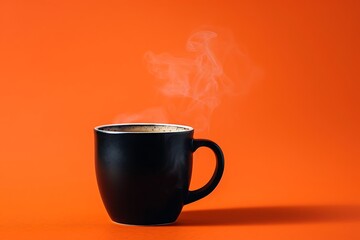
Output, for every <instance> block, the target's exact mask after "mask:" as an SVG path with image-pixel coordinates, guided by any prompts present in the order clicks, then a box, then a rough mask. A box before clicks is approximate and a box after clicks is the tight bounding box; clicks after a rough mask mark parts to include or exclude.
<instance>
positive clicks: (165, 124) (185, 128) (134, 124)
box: [94, 122, 194, 134]
mask: <svg viewBox="0 0 360 240" xmlns="http://www.w3.org/2000/svg"><path fill="white" fill-rule="evenodd" d="M116 126H120V127H121V126H170V127H180V128H184V130H179V131H175V132H170V131H165V132H129V131H108V130H103V129H101V128H106V127H116ZM94 130H95V131H96V132H101V133H107V134H166V133H170V134H176V133H186V132H192V131H194V128H192V127H190V126H186V125H181V124H173V123H152V122H148V123H147V122H141V123H112V124H104V125H99V126H96V127H95V128H94Z"/></svg>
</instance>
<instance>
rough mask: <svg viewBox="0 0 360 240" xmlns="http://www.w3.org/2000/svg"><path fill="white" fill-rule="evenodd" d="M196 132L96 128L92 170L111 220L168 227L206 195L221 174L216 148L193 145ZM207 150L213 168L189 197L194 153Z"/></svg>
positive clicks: (162, 127)
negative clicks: (166, 225) (206, 180)
mask: <svg viewBox="0 0 360 240" xmlns="http://www.w3.org/2000/svg"><path fill="white" fill-rule="evenodd" d="M193 134H194V129H193V128H191V127H188V126H182V125H174V124H154V123H134V124H111V125H103V126H99V127H96V128H95V167H96V177H97V183H98V187H99V190H100V195H101V198H102V200H103V203H104V205H105V208H106V210H107V212H108V214H109V216H110V218H111V219H112V220H113V221H114V222H116V223H122V224H130V225H158V224H170V223H173V222H175V221H176V219H177V217H178V216H179V214H180V212H181V210H182V208H183V206H184V205H185V204H189V203H191V202H194V201H197V200H199V199H201V198H203V197H205V196H207V195H208V194H210V193H211V192H212V191H213V190H214V189H215V187H216V186H217V185H218V183H219V181H220V179H221V177H222V174H223V171H224V156H223V153H222V151H221V149H220V147H219V146H218V145H217V144H216V143H214V142H212V141H210V140H205V139H193ZM199 147H208V148H210V149H211V150H212V151H213V152H214V153H215V156H216V168H215V171H214V174H213V176H212V177H211V179H210V181H209V182H208V183H207V184H206V185H205V186H203V187H202V188H200V189H198V190H195V191H189V185H190V178H191V172H192V160H193V153H194V151H196V149H198V148H199Z"/></svg>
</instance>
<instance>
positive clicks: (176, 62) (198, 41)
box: [117, 31, 252, 131]
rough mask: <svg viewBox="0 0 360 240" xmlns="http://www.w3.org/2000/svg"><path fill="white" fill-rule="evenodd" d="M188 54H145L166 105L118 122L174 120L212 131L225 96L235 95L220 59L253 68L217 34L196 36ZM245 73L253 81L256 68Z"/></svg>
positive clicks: (122, 118) (205, 33)
mask: <svg viewBox="0 0 360 240" xmlns="http://www.w3.org/2000/svg"><path fill="white" fill-rule="evenodd" d="M221 40H222V41H221ZM186 51H187V53H188V54H187V56H186V57H176V56H173V55H171V54H169V53H160V54H155V53H153V52H150V51H149V52H147V53H146V54H145V61H146V63H147V66H148V69H149V72H150V73H151V74H152V75H153V76H154V77H155V79H157V83H156V86H158V90H159V93H160V94H161V95H162V96H163V97H164V102H163V103H162V104H161V106H160V107H154V108H148V109H147V110H145V111H143V112H141V113H138V114H135V115H119V116H118V118H117V121H121V122H137V121H144V120H146V121H153V122H168V121H171V122H174V123H179V124H189V125H192V126H193V127H195V128H196V129H197V131H199V130H200V131H202V130H206V129H208V128H209V124H210V120H211V116H212V115H213V113H214V110H215V109H216V108H217V107H218V106H219V105H220V104H221V100H222V98H223V96H224V95H233V94H234V83H233V81H231V80H230V78H229V77H228V76H226V75H225V73H224V67H223V65H222V64H221V62H220V58H221V57H222V58H223V59H226V58H227V57H228V56H229V55H234V56H237V58H238V59H237V60H241V61H238V62H241V64H242V65H243V66H242V67H243V68H244V67H245V68H248V67H249V66H250V65H249V64H244V63H247V62H248V61H247V60H246V57H245V55H243V54H242V52H241V51H239V50H238V48H237V47H236V45H235V43H234V41H232V39H230V40H229V39H219V36H218V34H217V33H216V32H213V31H198V32H195V33H194V34H192V35H191V36H190V37H189V38H188V40H187V43H186ZM236 67H237V66H236ZM236 67H235V68H236ZM240 67H241V66H240ZM243 72H246V73H247V75H249V76H245V77H247V78H252V77H251V76H250V75H251V72H252V68H249V69H248V70H245V71H243Z"/></svg>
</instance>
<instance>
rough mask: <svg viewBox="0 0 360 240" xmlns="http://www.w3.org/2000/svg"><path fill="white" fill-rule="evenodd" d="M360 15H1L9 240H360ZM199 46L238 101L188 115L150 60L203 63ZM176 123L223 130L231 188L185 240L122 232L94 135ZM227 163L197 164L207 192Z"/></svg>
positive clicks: (204, 155) (182, 225)
mask: <svg viewBox="0 0 360 240" xmlns="http://www.w3.org/2000/svg"><path fill="white" fill-rule="evenodd" d="M359 12H360V6H359V3H358V1H350V0H349V1H290V2H289V1H142V2H139V1H45V0H43V1H37V0H35V1H21V0H19V1H13V0H2V1H0V81H1V87H0V104H1V113H0V114H1V115H0V116H1V117H0V125H1V137H0V141H1V142H0V149H1V150H0V154H1V158H0V194H1V195H0V207H1V208H0V238H1V239H120V238H122V239H148V238H152V239H209V238H213V239H220V238H223V239H359V238H360V230H359V229H360V223H359V219H360V191H359V184H360V174H359V169H360V162H359V159H360V124H359V122H360V107H359V104H360V94H359V92H360V81H359V80H360V79H359V74H360V66H359V63H360V45H359V42H360V31H359V28H360V14H359ZM199 30H211V31H214V32H216V33H218V37H217V38H216V41H217V45H216V44H213V45H214V47H215V48H214V50H213V51H214V52H216V53H217V54H218V55H217V60H218V61H219V62H220V63H221V64H222V66H223V69H224V73H225V74H226V76H227V77H228V78H227V80H224V79H222V80H224V81H230V82H227V83H231V84H230V85H228V86H232V91H231V93H229V94H225V92H224V94H220V95H218V99H217V100H219V101H220V100H221V102H220V103H219V104H217V105H216V104H215V107H216V108H214V109H213V110H211V111H213V112H212V114H210V113H211V111H210V110H209V109H208V108H207V107H206V106H205V107H204V106H200V107H199V108H198V109H197V110H196V111H193V112H192V113H191V114H190V113H189V114H185V115H184V114H182V113H183V112H184V111H185V109H187V108H188V106H189V105H188V104H190V103H189V98H187V99H185V100H183V99H181V98H180V97H179V96H177V95H176V96H172V97H170V96H168V95H166V94H164V93H162V92H161V89H162V87H163V86H164V84H165V83H164V82H163V80H164V79H163V80H161V79H159V76H157V77H156V76H155V75H154V74H153V73H151V72H149V66H148V64H147V62H146V61H148V59H147V58H146V57H145V55H146V54H147V53H149V51H150V52H152V53H153V54H155V55H156V56H158V54H161V53H168V55H167V56H170V55H171V56H174V57H176V59H177V58H178V57H182V58H183V59H196V57H195V55H196V54H195V53H194V52H189V51H187V50H186V41H187V39H188V37H189V36H190V35H191V34H193V33H195V32H196V31H199ZM229 46H230V47H229ZM194 54H195V55H194ZM219 54H220V55H219ZM150 70H151V69H150ZM179 71H184V70H181V69H180V70H179ZM165 80H166V78H165ZM198 87H199V86H198ZM199 89H206V82H205V83H204V82H201V85H200V87H199ZM221 89H222V90H224V88H221ZM226 93H227V92H226ZM209 94H210V97H211V94H217V92H216V91H214V89H213V88H211V89H210V91H209ZM174 106H175V107H174ZM159 107H160V110H159ZM164 109H165V110H164ZM159 111H160V113H159ZM163 111H166V114H167V115H168V118H167V120H166V121H169V122H174V123H180V124H190V125H194V126H195V128H196V129H200V128H202V127H201V126H202V125H203V124H206V126H208V127H206V128H204V129H201V131H200V130H199V131H196V137H203V138H209V139H212V140H214V141H216V142H217V143H218V144H219V145H220V146H221V147H222V148H223V150H224V153H225V157H226V168H225V173H224V177H223V179H222V181H221V183H220V184H219V186H218V187H217V189H216V190H215V191H214V192H213V193H212V194H211V195H210V196H208V197H207V198H204V199H202V200H200V201H198V202H196V203H193V204H190V205H188V206H186V207H185V208H184V210H183V213H182V215H181V216H180V218H179V221H178V223H177V224H176V225H172V226H166V227H127V226H119V225H115V224H113V223H111V222H110V220H109V218H108V216H107V214H106V212H105V209H104V207H103V205H102V202H101V199H100V196H99V193H98V190H97V186H96V180H95V173H94V158H93V152H94V150H93V148H94V145H93V132H92V129H93V127H95V126H96V125H100V124H106V123H112V122H114V121H122V119H126V118H128V119H130V120H131V118H133V117H134V115H133V114H140V113H142V114H143V115H135V116H136V118H137V119H139V120H143V119H144V120H148V121H151V119H154V120H156V121H157V120H158V121H162V120H163V119H162V118H161V119H157V117H158V116H159V114H160V115H161V114H162V112H163ZM154 112H155V113H154ZM139 116H140V117H139ZM199 123H200V124H199ZM212 158H213V157H212V155H211V154H209V152H208V151H206V150H200V151H199V152H198V153H196V154H195V166H194V175H193V180H192V185H191V188H192V189H195V188H198V187H200V186H201V185H203V184H204V183H205V182H206V180H207V179H208V178H209V177H210V175H211V172H212V168H213V166H214V165H213V164H214V163H213V162H214V161H213V160H211V159H212Z"/></svg>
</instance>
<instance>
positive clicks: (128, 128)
mask: <svg viewBox="0 0 360 240" xmlns="http://www.w3.org/2000/svg"><path fill="white" fill-rule="evenodd" d="M100 130H103V131H108V132H125V133H126V132H134V133H135V132H136V133H161V132H164V133H165V132H184V131H189V130H190V129H189V128H186V127H181V126H174V125H124V126H119V125H118V126H107V127H102V128H100Z"/></svg>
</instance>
